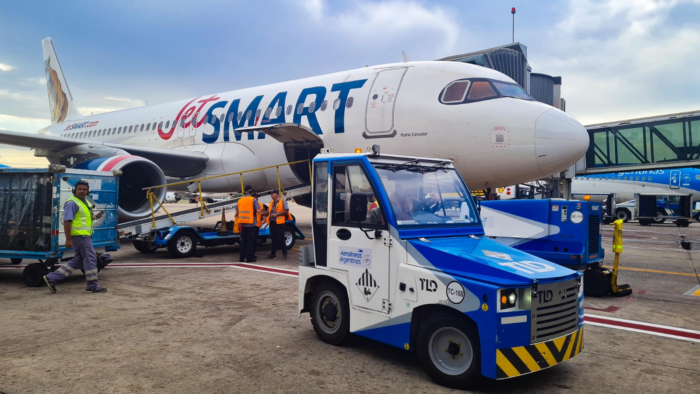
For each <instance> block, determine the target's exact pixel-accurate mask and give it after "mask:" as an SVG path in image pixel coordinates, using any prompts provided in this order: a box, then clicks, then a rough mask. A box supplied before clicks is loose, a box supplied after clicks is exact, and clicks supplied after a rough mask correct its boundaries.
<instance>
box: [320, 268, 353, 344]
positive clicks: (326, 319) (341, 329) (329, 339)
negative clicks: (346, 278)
mask: <svg viewBox="0 0 700 394" xmlns="http://www.w3.org/2000/svg"><path fill="white" fill-rule="evenodd" d="M311 303H312V304H311V305H312V306H311V325H312V326H313V328H314V331H316V335H318V337H319V338H321V340H322V341H323V342H326V343H329V344H331V345H340V344H342V343H343V342H345V341H346V340H347V339H348V337H349V334H350V302H349V301H348V293H347V291H346V290H345V288H344V287H343V286H341V285H340V283H338V282H336V281H334V280H330V279H325V280H322V281H321V282H319V283H318V284H317V285H316V287H315V288H314V290H313V292H312V293H311Z"/></svg>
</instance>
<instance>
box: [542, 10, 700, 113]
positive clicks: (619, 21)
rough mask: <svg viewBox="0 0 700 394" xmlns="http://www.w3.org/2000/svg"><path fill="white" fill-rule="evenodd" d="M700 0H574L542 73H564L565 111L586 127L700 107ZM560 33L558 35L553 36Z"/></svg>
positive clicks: (554, 38)
mask: <svg viewBox="0 0 700 394" xmlns="http://www.w3.org/2000/svg"><path fill="white" fill-rule="evenodd" d="M698 5H700V1H698V0H622V1H617V0H605V1H590V0H571V1H570V3H569V5H568V9H565V15H567V16H566V17H565V18H564V19H563V20H562V21H561V22H560V23H559V24H558V25H556V26H555V28H553V29H552V31H553V33H552V37H551V38H552V40H551V41H550V43H549V44H548V46H549V48H547V50H545V51H541V52H546V53H548V55H545V56H544V57H543V58H539V59H538V60H542V61H541V62H540V61H538V62H537V63H540V64H544V65H546V66H544V67H543V68H538V67H537V64H535V65H534V67H533V68H537V71H538V72H546V73H551V74H552V75H561V76H562V77H563V84H564V85H563V86H562V90H563V96H564V97H565V98H566V100H567V111H569V112H571V113H572V114H573V115H574V116H576V117H577V118H578V119H579V120H580V121H581V122H583V123H584V124H591V123H598V122H607V121H615V120H622V119H629V118H635V117H642V116H651V115H661V114H665V113H672V112H682V111H690V110H695V109H698V108H700V104H697V98H696V97H695V98H694V97H693V96H694V95H693V93H692V92H697V91H698V90H699V89H700V75H698V73H697V65H698V64H700V52H698V51H696V50H694V48H698V47H700V18H696V20H695V21H693V22H691V23H690V24H685V23H679V22H678V18H679V16H678V14H679V13H681V14H682V13H683V12H689V11H694V12H698V11H700V7H698ZM555 35H556V37H555Z"/></svg>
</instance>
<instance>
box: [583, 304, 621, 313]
mask: <svg viewBox="0 0 700 394" xmlns="http://www.w3.org/2000/svg"><path fill="white" fill-rule="evenodd" d="M584 309H586V310H591V311H598V312H608V313H614V312H617V311H619V310H620V307H619V306H612V305H611V306H609V307H607V308H592V307H590V306H586V307H584Z"/></svg>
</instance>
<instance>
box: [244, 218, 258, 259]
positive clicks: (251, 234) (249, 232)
mask: <svg viewBox="0 0 700 394" xmlns="http://www.w3.org/2000/svg"><path fill="white" fill-rule="evenodd" d="M257 230H258V228H257V227H256V226H245V227H244V226H241V258H240V260H241V261H243V260H244V259H245V260H248V261H252V260H253V259H254V258H255V257H253V254H255V234H256V233H257Z"/></svg>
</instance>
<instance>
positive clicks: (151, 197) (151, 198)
mask: <svg viewBox="0 0 700 394" xmlns="http://www.w3.org/2000/svg"><path fill="white" fill-rule="evenodd" d="M304 162H307V163H309V174H311V160H308V159H307V160H299V161H292V162H289V163H282V164H277V165H274V166H267V167H261V168H255V169H252V170H245V171H239V172H231V173H228V174H221V175H213V176H208V177H204V178H197V179H189V180H186V181H180V182H173V183H168V184H165V185H157V186H149V187H144V188H143V189H141V190H145V191H146V196H147V197H148V202H149V203H150V204H151V217H152V218H153V226H154V227H155V225H156V214H155V209H153V201H154V200H155V202H157V203H158V205H159V206H160V208H161V209H163V211H164V212H165V213H166V215H168V217H169V218H170V220H172V221H173V224H177V221H175V219H174V218H173V217H172V215H170V213H169V212H168V210H167V209H165V207H164V206H163V204H162V203H161V202H160V201H159V200H158V198H157V197H156V195H155V194H154V193H153V190H155V189H162V188H164V187H165V188H167V187H170V186H177V185H185V184H187V185H189V184H192V183H194V182H197V189H198V190H199V204H200V208H201V213H200V217H204V211H205V210H206V211H207V213H209V212H210V211H209V208H208V207H207V204H206V203H205V202H204V199H203V198H202V182H203V181H207V180H209V179H216V178H223V177H227V176H234V175H238V176H240V178H241V192H243V188H244V185H243V174H247V173H250V172H255V171H264V170H269V169H270V168H276V169H277V189H278V190H279V191H280V194H281V195H285V194H286V193H285V191H284V189H283V188H282V182H281V181H280V167H283V166H291V165H292V164H299V163H304Z"/></svg>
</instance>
